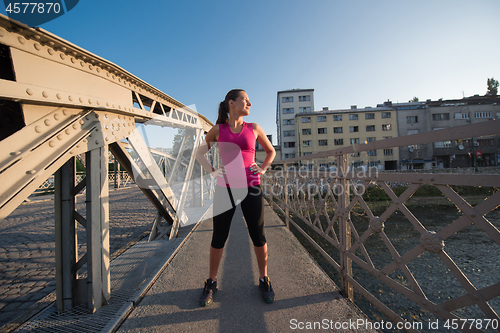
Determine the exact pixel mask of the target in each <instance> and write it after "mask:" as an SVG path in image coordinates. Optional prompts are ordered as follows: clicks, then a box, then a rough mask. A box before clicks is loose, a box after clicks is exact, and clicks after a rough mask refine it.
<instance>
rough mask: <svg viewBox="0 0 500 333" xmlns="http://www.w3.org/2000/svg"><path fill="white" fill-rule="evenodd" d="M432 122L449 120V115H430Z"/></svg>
mask: <svg viewBox="0 0 500 333" xmlns="http://www.w3.org/2000/svg"><path fill="white" fill-rule="evenodd" d="M432 120H450V114H449V113H435V114H433V115H432Z"/></svg>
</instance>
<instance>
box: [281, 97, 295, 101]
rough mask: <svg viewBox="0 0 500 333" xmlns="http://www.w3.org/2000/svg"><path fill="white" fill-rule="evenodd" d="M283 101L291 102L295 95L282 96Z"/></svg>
mask: <svg viewBox="0 0 500 333" xmlns="http://www.w3.org/2000/svg"><path fill="white" fill-rule="evenodd" d="M281 102H283V103H291V102H293V96H290V97H281Z"/></svg>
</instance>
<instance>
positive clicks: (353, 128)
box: [349, 126, 359, 132]
mask: <svg viewBox="0 0 500 333" xmlns="http://www.w3.org/2000/svg"><path fill="white" fill-rule="evenodd" d="M349 132H359V127H358V126H349Z"/></svg>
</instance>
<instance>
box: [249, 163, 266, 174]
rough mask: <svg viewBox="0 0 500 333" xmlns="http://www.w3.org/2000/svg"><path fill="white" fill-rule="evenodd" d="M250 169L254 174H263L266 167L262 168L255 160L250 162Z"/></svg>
mask: <svg viewBox="0 0 500 333" xmlns="http://www.w3.org/2000/svg"><path fill="white" fill-rule="evenodd" d="M250 171H252V172H253V174H254V175H256V174H260V175H263V174H265V173H266V169H262V168H261V167H260V166H258V165H257V163H255V162H253V163H252V164H250Z"/></svg>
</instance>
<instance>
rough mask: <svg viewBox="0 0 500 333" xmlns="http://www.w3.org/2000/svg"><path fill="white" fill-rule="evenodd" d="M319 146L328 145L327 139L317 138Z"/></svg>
mask: <svg viewBox="0 0 500 333" xmlns="http://www.w3.org/2000/svg"><path fill="white" fill-rule="evenodd" d="M318 145H319V146H328V140H318Z"/></svg>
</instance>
